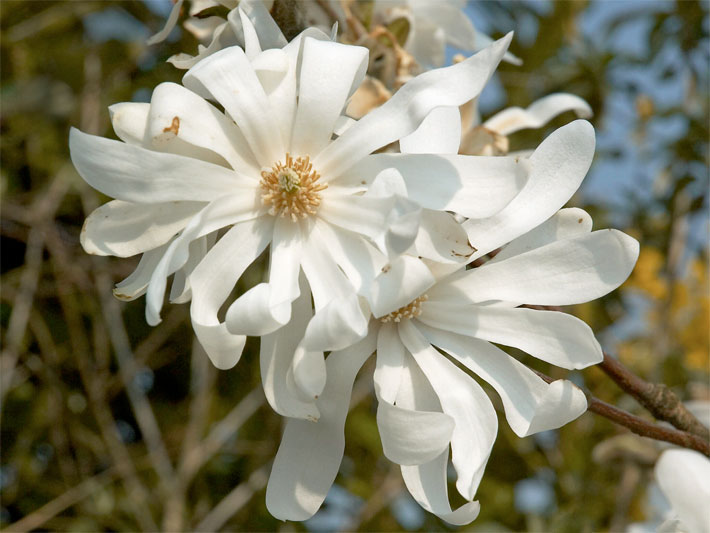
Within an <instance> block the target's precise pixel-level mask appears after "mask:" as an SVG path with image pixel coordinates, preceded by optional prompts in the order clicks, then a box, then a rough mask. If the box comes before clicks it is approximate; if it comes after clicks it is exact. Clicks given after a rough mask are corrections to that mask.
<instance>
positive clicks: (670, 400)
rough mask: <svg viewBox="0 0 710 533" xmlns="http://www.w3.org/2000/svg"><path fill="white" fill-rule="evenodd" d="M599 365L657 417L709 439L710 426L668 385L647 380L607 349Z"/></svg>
mask: <svg viewBox="0 0 710 533" xmlns="http://www.w3.org/2000/svg"><path fill="white" fill-rule="evenodd" d="M599 368H600V369H601V370H603V371H604V373H606V375H608V376H609V377H610V378H611V379H612V380H614V382H615V383H616V384H617V385H618V386H619V387H620V388H621V389H622V390H623V391H624V392H627V393H629V394H630V395H631V396H633V397H634V398H636V400H638V402H639V403H640V404H641V405H642V406H644V407H645V408H646V409H648V411H649V412H650V413H651V414H652V415H653V416H654V417H656V418H657V419H659V420H664V421H666V422H669V423H670V424H673V426H675V427H676V428H678V429H679V430H681V431H685V432H687V433H692V434H694V435H697V436H698V437H700V438H702V439H703V440H705V441H708V440H710V429H708V428H706V427H705V426H703V425H702V424H701V423H700V422H699V421H698V419H697V418H695V416H693V414H692V413H691V412H690V411H688V409H687V408H686V407H685V405H683V403H682V402H681V401H680V399H679V398H678V396H676V395H675V394H674V393H673V391H671V390H670V389H669V388H668V387H667V386H666V385H664V384H656V383H648V382H647V381H644V380H643V379H641V378H640V377H638V376H637V375H636V374H634V373H633V372H631V371H630V370H629V369H628V368H626V367H625V366H624V365H623V364H621V362H620V361H619V360H618V359H615V358H614V357H611V356H610V355H609V354H607V353H605V354H604V361H602V362H601V364H600V365H599Z"/></svg>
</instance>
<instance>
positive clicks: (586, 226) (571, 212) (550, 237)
mask: <svg viewBox="0 0 710 533" xmlns="http://www.w3.org/2000/svg"><path fill="white" fill-rule="evenodd" d="M590 231H592V217H590V216H589V214H588V213H587V212H586V211H584V210H583V209H579V208H577V207H568V208H566V209H560V210H559V211H558V212H557V213H555V214H554V215H553V216H551V217H550V218H549V219H547V221H545V222H543V223H542V224H540V225H539V226H538V227H536V228H535V229H533V230H531V231H528V232H527V233H525V234H523V235H521V236H520V237H518V238H517V239H514V240H513V241H511V242H510V243H509V244H508V245H506V246H505V247H504V248H503V249H502V250H501V251H500V252H498V254H496V256H495V257H494V258H493V259H491V260H490V261H489V262H490V263H493V262H496V263H497V262H500V261H503V260H504V259H508V258H509V257H513V256H514V255H519V254H522V253H525V252H529V251H530V250H534V249H535V248H540V247H541V246H545V245H546V244H550V243H552V242H554V241H561V240H564V239H569V238H571V237H576V236H578V235H582V234H584V233H589V232H590Z"/></svg>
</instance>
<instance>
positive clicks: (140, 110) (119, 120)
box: [108, 102, 150, 146]
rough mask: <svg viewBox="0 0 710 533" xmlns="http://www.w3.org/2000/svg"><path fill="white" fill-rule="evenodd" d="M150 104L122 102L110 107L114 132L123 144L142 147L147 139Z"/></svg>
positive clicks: (109, 111)
mask: <svg viewBox="0 0 710 533" xmlns="http://www.w3.org/2000/svg"><path fill="white" fill-rule="evenodd" d="M149 111H150V104H148V103H145V102H121V103H119V104H113V105H111V106H109V108H108V113H109V116H110V117H111V125H112V126H113V131H115V132H116V135H117V136H118V138H119V139H121V140H122V141H123V142H125V143H128V144H135V145H136V146H141V145H142V144H143V140H144V139H145V130H146V126H147V124H148V112H149Z"/></svg>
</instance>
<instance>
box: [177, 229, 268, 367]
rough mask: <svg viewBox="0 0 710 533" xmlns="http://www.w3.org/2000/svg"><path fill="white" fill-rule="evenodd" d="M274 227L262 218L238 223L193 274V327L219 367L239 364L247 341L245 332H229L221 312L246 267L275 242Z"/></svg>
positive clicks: (191, 276) (191, 280) (191, 279)
mask: <svg viewBox="0 0 710 533" xmlns="http://www.w3.org/2000/svg"><path fill="white" fill-rule="evenodd" d="M270 230H271V228H270V227H269V226H268V225H267V222H266V221H265V220H263V219H259V218H257V219H252V220H247V221H244V222H240V223H238V224H235V225H234V226H233V227H232V228H231V229H230V230H229V231H228V232H227V233H226V234H225V235H224V236H223V237H222V238H221V239H220V240H219V241H217V243H216V244H215V245H214V246H213V247H212V249H211V250H210V251H209V252H208V253H207V255H206V256H205V258H204V260H203V261H202V262H201V263H200V264H199V265H198V266H197V268H195V270H194V271H193V272H192V274H191V275H190V284H191V285H192V304H191V305H190V317H191V318H192V327H193V329H194V330H195V335H196V336H197V339H198V340H199V341H200V344H202V347H203V348H204V349H205V351H206V352H207V355H209V357H210V359H211V360H212V363H213V364H214V365H215V366H216V367H217V368H221V369H227V368H231V367H233V366H234V365H235V364H237V362H238V361H239V358H240V357H241V354H242V349H243V348H244V343H245V341H246V336H244V335H232V334H231V333H229V331H227V326H226V324H224V322H220V321H219V318H218V317H217V312H218V311H219V308H220V307H221V306H222V304H223V303H224V301H225V300H226V299H227V297H228V296H229V293H230V292H231V291H232V289H233V288H234V284H235V283H236V282H237V280H238V279H239V277H240V276H241V275H242V273H243V272H244V270H246V268H247V267H248V266H249V265H250V264H251V263H252V261H254V259H256V257H258V255H259V254H260V253H261V252H262V251H263V250H264V249H265V248H266V246H267V245H268V244H269V242H270V241H271V231H270Z"/></svg>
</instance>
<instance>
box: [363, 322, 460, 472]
mask: <svg viewBox="0 0 710 533" xmlns="http://www.w3.org/2000/svg"><path fill="white" fill-rule="evenodd" d="M371 327H372V326H371ZM405 357H406V358H411V356H410V355H409V354H406V350H405V348H404V345H403V344H402V341H401V340H400V339H399V335H398V333H397V327H396V325H392V324H383V325H382V327H381V328H380V331H379V333H378V335H377V365H376V368H375V391H376V393H377V399H378V400H379V402H378V406H377V427H378V428H379V431H380V440H381V441H382V449H383V451H384V454H385V457H387V458H388V459H389V460H390V461H393V462H395V463H397V464H400V465H415V464H423V463H428V462H429V461H431V460H432V459H434V458H435V457H437V456H438V455H440V454H441V453H442V452H444V451H445V450H448V447H449V442H450V441H451V434H452V432H453V430H454V420H453V418H451V417H450V416H449V415H446V414H444V413H442V412H441V410H440V409H435V410H421V409H419V410H418V409H415V408H412V407H410V406H408V404H406V403H404V405H406V406H407V407H403V406H401V405H395V400H396V398H397V395H398V393H399V389H400V383H401V382H402V379H407V378H409V374H408V373H406V372H405ZM418 392H419V394H422V391H421V390H420V391H418ZM431 394H433V391H431ZM433 403H435V402H433Z"/></svg>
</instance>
